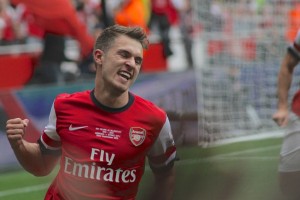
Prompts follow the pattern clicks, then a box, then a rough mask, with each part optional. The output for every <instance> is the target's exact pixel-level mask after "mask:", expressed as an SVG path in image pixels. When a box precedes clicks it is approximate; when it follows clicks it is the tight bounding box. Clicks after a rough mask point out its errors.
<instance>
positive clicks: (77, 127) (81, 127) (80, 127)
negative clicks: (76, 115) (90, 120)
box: [69, 124, 88, 131]
mask: <svg viewBox="0 0 300 200" xmlns="http://www.w3.org/2000/svg"><path fill="white" fill-rule="evenodd" d="M87 127H88V126H75V127H74V126H73V124H71V125H70V126H69V131H76V130H79V129H83V128H87Z"/></svg>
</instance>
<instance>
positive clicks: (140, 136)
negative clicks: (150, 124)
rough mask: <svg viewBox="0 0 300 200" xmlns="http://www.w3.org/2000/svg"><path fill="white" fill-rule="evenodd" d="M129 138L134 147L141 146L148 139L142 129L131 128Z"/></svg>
mask: <svg viewBox="0 0 300 200" xmlns="http://www.w3.org/2000/svg"><path fill="white" fill-rule="evenodd" d="M129 138H130V141H131V142H132V144H133V145H134V146H139V145H141V144H142V143H143V142H144V140H145V138H146V130H145V129H143V128H140V127H131V128H130V131H129Z"/></svg>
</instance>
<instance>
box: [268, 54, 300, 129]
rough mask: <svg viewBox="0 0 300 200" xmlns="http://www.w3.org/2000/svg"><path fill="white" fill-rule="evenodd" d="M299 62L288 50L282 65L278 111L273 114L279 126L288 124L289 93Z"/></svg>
mask: <svg viewBox="0 0 300 200" xmlns="http://www.w3.org/2000/svg"><path fill="white" fill-rule="evenodd" d="M297 64H298V59H296V58H295V57H294V56H292V55H291V54H290V53H289V52H287V53H286V55H285V57H284V58H283V61H282V63H281V66H280V71H279V74H278V86H277V95H278V104H277V111H276V112H275V113H274V115H273V120H274V121H275V122H276V123H277V124H278V125H279V126H286V125H287V122H288V93H289V89H290V86H291V83H292V77H293V72H294V68H295V67H296V65H297Z"/></svg>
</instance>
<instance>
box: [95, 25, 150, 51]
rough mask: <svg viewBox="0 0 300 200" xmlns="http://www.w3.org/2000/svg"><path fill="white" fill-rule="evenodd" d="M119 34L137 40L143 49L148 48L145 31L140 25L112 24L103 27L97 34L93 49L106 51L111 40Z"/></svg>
mask: <svg viewBox="0 0 300 200" xmlns="http://www.w3.org/2000/svg"><path fill="white" fill-rule="evenodd" d="M119 35H126V36H128V37H130V38H132V39H135V40H137V41H139V42H140V43H141V45H142V47H143V48H144V49H147V48H148V45H149V41H148V38H147V34H146V32H145V31H144V30H143V29H142V28H141V27H127V26H121V25H117V24H116V25H113V26H109V27H107V28H105V29H104V30H103V32H102V33H101V34H100V35H99V36H98V38H97V40H96V43H95V46H94V50H95V49H101V50H102V51H107V50H108V49H109V47H110V45H111V44H112V42H113V41H114V40H115V38H117V37H118V36H119Z"/></svg>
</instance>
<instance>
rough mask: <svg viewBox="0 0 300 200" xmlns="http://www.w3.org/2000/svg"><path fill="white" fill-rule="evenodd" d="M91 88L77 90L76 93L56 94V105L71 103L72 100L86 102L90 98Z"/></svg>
mask: <svg viewBox="0 0 300 200" xmlns="http://www.w3.org/2000/svg"><path fill="white" fill-rule="evenodd" d="M90 93H91V91H90V90H86V91H81V92H75V93H61V94H59V95H57V96H56V98H55V100H54V105H55V106H59V105H61V104H66V103H71V102H84V101H86V100H90Z"/></svg>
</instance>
